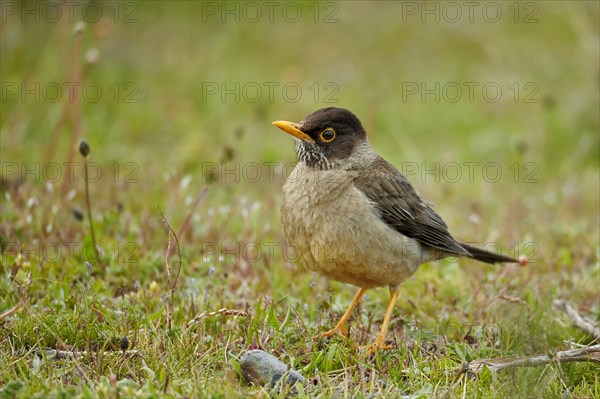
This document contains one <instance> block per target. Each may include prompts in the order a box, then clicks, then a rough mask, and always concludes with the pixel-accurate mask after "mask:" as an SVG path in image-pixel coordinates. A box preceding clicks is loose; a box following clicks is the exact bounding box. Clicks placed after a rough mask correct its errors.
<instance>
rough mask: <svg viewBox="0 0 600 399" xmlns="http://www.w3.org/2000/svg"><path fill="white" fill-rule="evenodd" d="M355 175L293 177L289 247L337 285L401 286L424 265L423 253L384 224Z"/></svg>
mask: <svg viewBox="0 0 600 399" xmlns="http://www.w3.org/2000/svg"><path fill="white" fill-rule="evenodd" d="M297 169H298V168H297ZM294 172H296V170H295V171H294ZM350 173H351V172H340V171H336V172H331V173H330V175H328V172H327V171H318V172H312V171H307V170H306V169H304V171H302V173H300V174H297V173H296V174H295V173H292V175H290V179H289V180H288V182H287V183H286V185H285V186H284V200H283V205H282V224H283V228H284V233H285V235H286V238H287V240H288V243H289V244H291V245H293V247H294V249H295V252H296V254H297V256H298V259H299V261H300V262H301V263H302V264H303V265H304V266H306V267H307V268H308V269H310V270H313V271H315V272H318V273H321V274H324V275H326V276H328V277H330V278H332V279H334V280H338V281H342V282H345V283H349V284H353V285H356V286H360V287H364V288H369V287H377V286H384V285H396V284H399V283H401V282H402V281H403V280H405V279H406V278H408V277H409V276H410V275H411V274H412V273H414V271H415V270H416V269H417V267H418V266H419V264H420V263H421V248H420V246H419V244H418V243H417V242H416V241H415V240H413V239H411V238H408V237H405V236H403V235H402V234H400V233H398V232H397V231H395V230H393V229H392V228H390V227H388V226H387V225H386V224H385V223H384V222H383V221H381V220H380V219H379V217H378V216H377V214H376V210H375V208H374V206H373V204H372V203H371V202H370V201H369V200H368V199H367V197H366V196H365V195H364V194H363V193H362V192H361V191H359V190H358V189H356V188H355V187H354V186H353V185H352V184H351V180H352V176H351V175H348V174H350ZM293 178H295V179H299V180H300V181H297V180H293V181H294V183H291V181H292V180H291V179H293Z"/></svg>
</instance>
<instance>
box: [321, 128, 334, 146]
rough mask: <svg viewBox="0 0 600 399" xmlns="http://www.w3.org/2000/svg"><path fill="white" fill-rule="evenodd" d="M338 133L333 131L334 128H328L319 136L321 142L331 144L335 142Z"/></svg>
mask: <svg viewBox="0 0 600 399" xmlns="http://www.w3.org/2000/svg"><path fill="white" fill-rule="evenodd" d="M336 136H337V135H336V133H335V130H333V129H332V128H330V127H328V128H327V129H325V130H323V131H322V132H321V133H320V134H319V138H320V139H321V141H323V142H324V143H331V142H332V141H333V140H335V137H336Z"/></svg>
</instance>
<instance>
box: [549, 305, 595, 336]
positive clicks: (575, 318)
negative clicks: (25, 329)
mask: <svg viewBox="0 0 600 399" xmlns="http://www.w3.org/2000/svg"><path fill="white" fill-rule="evenodd" d="M553 305H554V306H555V307H557V308H558V309H560V310H562V311H564V312H565V313H566V314H567V315H568V316H569V318H570V319H571V321H572V322H573V324H574V325H575V327H577V328H579V329H580V330H583V331H585V332H586V333H587V334H589V335H591V336H592V337H594V340H595V341H596V342H598V343H600V328H598V327H596V326H595V325H593V324H592V323H591V322H589V321H588V320H586V319H585V318H584V317H583V316H581V315H580V314H579V312H578V311H577V310H576V309H575V308H574V307H573V306H572V305H571V304H570V303H569V302H567V301H565V300H563V299H555V300H554V302H553Z"/></svg>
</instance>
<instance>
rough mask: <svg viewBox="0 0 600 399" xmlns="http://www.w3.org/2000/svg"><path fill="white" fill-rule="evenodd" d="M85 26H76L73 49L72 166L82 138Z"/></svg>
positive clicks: (70, 154) (65, 185)
mask: <svg viewBox="0 0 600 399" xmlns="http://www.w3.org/2000/svg"><path fill="white" fill-rule="evenodd" d="M84 28H85V24H84V22H83V21H78V22H77V23H76V24H75V48H74V49H73V57H72V59H73V76H72V78H71V80H72V81H74V82H75V83H76V84H75V85H72V86H71V87H70V90H71V91H70V93H69V97H68V98H69V99H72V102H71V103H70V106H67V108H68V110H69V116H70V117H71V128H72V130H71V140H70V144H69V153H68V157H67V158H68V163H67V165H71V164H72V162H73V147H75V143H76V142H77V140H78V139H79V138H80V137H81V127H82V116H81V89H80V87H81V86H80V84H81V79H82V75H81V57H82V46H83V30H84ZM72 178H73V176H71V168H67V178H66V179H65V180H64V182H63V186H62V194H63V197H64V196H65V195H66V193H67V188H68V186H69V182H71V181H72Z"/></svg>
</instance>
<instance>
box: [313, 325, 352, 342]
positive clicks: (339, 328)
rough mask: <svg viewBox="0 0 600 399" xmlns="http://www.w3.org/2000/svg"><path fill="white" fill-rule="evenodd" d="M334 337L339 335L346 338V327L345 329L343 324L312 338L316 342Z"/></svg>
mask: <svg viewBox="0 0 600 399" xmlns="http://www.w3.org/2000/svg"><path fill="white" fill-rule="evenodd" d="M334 335H341V336H342V337H348V327H346V325H345V324H338V325H336V326H335V327H333V328H332V329H331V330H329V331H325V332H324V333H322V334H319V335H316V336H315V337H314V339H315V341H318V340H320V339H323V338H329V337H332V336H334Z"/></svg>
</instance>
